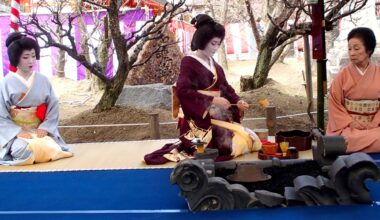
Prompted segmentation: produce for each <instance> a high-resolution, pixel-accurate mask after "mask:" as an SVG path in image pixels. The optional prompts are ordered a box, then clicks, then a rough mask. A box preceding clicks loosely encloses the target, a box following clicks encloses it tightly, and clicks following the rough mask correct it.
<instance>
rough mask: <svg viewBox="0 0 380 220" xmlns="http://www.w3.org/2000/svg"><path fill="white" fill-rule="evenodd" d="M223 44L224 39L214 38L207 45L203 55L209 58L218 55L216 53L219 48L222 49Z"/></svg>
mask: <svg viewBox="0 0 380 220" xmlns="http://www.w3.org/2000/svg"><path fill="white" fill-rule="evenodd" d="M221 43H222V39H220V38H219V37H214V38H212V39H211V40H210V41H209V42H208V43H207V44H206V47H205V49H204V50H202V51H203V53H204V54H205V55H206V56H208V57H212V56H214V54H215V53H216V51H217V50H218V48H219V47H220V44H221Z"/></svg>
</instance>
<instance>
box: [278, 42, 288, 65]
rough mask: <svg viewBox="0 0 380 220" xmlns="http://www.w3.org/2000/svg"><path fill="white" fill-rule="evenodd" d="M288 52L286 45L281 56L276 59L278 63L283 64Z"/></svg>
mask: <svg viewBox="0 0 380 220" xmlns="http://www.w3.org/2000/svg"><path fill="white" fill-rule="evenodd" d="M289 50H290V44H288V45H286V46H285V49H284V51H283V52H282V54H281V55H280V57H279V58H278V62H281V63H284V60H285V58H286V56H287V55H288V53H289Z"/></svg>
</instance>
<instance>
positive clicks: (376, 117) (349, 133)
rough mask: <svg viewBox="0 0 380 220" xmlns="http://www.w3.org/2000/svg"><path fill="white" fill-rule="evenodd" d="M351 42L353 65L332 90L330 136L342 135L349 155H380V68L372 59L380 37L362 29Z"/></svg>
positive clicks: (345, 70)
mask: <svg viewBox="0 0 380 220" xmlns="http://www.w3.org/2000/svg"><path fill="white" fill-rule="evenodd" d="M347 40H348V53H349V58H350V61H351V62H350V64H349V65H348V66H346V67H344V68H343V69H342V70H341V71H340V72H339V73H338V74H337V76H336V77H335V78H334V80H333V82H332V84H331V87H330V96H329V112H328V114H329V121H328V125H327V135H342V136H343V137H344V138H345V141H346V144H347V152H356V151H363V152H367V153H371V152H380V127H379V125H380V111H379V107H380V102H379V100H380V66H378V65H376V64H375V63H374V62H372V61H371V60H370V57H371V55H372V54H373V52H374V49H375V47H376V38H375V35H374V33H373V31H372V30H371V29H369V28H364V27H359V28H355V29H353V30H352V31H351V32H350V33H349V34H348V37H347Z"/></svg>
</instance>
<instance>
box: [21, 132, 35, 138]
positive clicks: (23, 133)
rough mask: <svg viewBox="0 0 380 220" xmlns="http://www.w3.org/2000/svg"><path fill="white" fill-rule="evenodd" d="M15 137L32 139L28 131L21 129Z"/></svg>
mask: <svg viewBox="0 0 380 220" xmlns="http://www.w3.org/2000/svg"><path fill="white" fill-rule="evenodd" d="M17 138H25V139H32V138H33V137H32V135H31V134H30V133H29V132H26V131H21V132H20V133H18V135H17Z"/></svg>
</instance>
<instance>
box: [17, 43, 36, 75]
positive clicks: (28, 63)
mask: <svg viewBox="0 0 380 220" xmlns="http://www.w3.org/2000/svg"><path fill="white" fill-rule="evenodd" d="M35 64H36V52H35V51H34V49H31V50H24V51H23V52H22V54H21V56H20V60H19V63H18V66H17V68H18V70H19V71H21V72H22V73H25V74H31V73H32V72H33V68H34V66H35Z"/></svg>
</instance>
